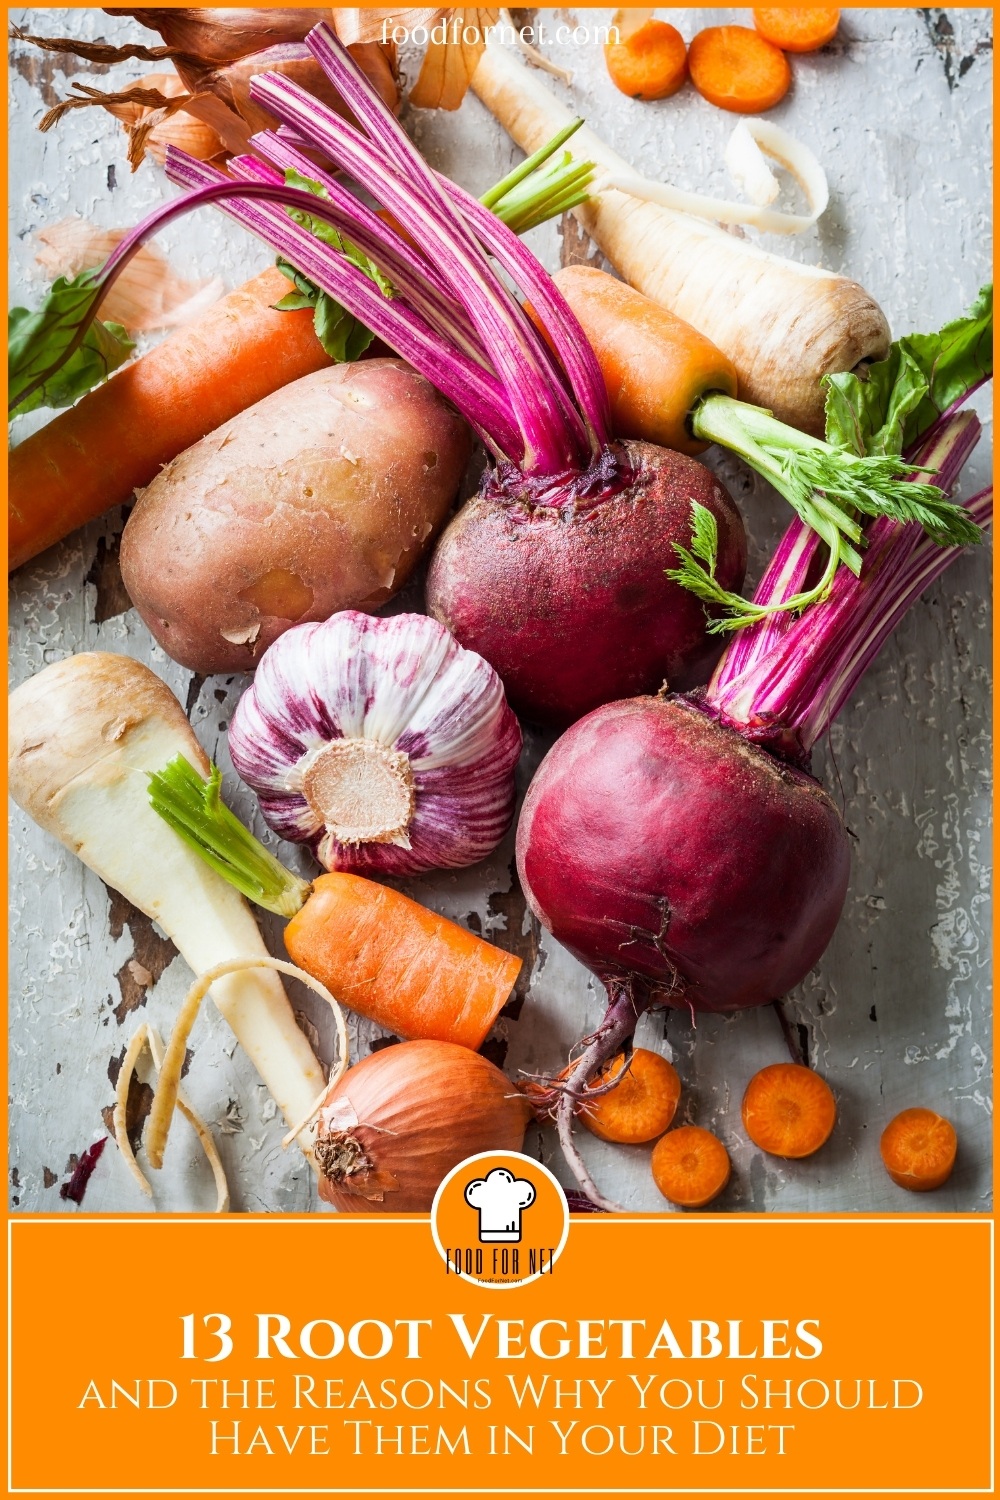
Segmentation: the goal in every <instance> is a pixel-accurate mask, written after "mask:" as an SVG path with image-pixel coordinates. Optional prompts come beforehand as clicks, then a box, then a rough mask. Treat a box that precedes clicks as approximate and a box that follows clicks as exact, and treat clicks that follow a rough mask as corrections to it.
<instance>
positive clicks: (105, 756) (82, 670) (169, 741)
mask: <svg viewBox="0 0 1000 1500" xmlns="http://www.w3.org/2000/svg"><path fill="white" fill-rule="evenodd" d="M8 722H9V751H8V766H9V777H10V790H11V794H12V796H13V797H14V800H15V801H16V802H17V803H18V805H19V806H20V807H22V808H24V810H25V811H26V812H27V813H29V814H30V816H31V817H32V818H34V820H35V822H36V823H38V824H39V825H40V826H41V827H42V828H44V829H45V830H46V832H48V833H51V834H53V835H54V837H56V838H57V839H59V840H60V842H61V843H63V844H65V846H66V847H67V848H68V849H70V850H72V852H73V853H74V854H76V855H77V856H78V857H79V858H80V859H81V860H83V862H84V864H86V865H88V866H89V867H90V869H92V870H94V871H95V872H96V874H98V875H99V876H100V877H101V879H102V880H104V881H105V882H106V883H107V884H108V885H109V886H112V887H113V888H114V889H115V890H117V891H120V892H121V894H122V895H123V896H125V897H126V899H127V900H129V901H131V902H132V904H133V905H134V906H137V907H138V908H139V909H140V910H141V911H143V912H145V913H146V915H147V916H149V917H151V918H152V919H153V921H155V922H157V923H158V924H159V926H160V927H161V928H162V929H163V931H164V932H165V933H166V934H167V936H168V937H169V938H171V939H172V940H173V941H174V943H176V945H177V947H178V949H179V950H180V953H181V955H182V956H183V958H184V959H185V961H186V962H187V963H188V964H189V966H190V967H191V969H193V970H194V972H195V973H196V974H203V973H205V972H206V971H207V970H209V969H213V968H214V967H215V966H216V965H218V964H223V963H226V962H227V961H231V960H233V959H244V958H246V957H248V956H249V957H255V958H260V959H263V960H265V961H268V962H269V961H270V956H269V954H268V953H267V949H266V948H265V946H264V941H263V939H262V938H261V935H260V932H259V931H258V929H257V924H256V922H255V921H254V918H253V916H252V914H251V912H250V908H249V907H248V906H247V904H246V902H245V901H244V900H243V897H242V896H240V895H239V894H238V893H237V892H236V891H235V890H233V888H232V886H230V885H229V884H228V883H227V882H226V881H225V880H223V879H222V877H221V876H220V875H217V874H216V873H215V872H214V870H211V869H210V868H209V867H208V866H207V865H206V864H205V863H204V862H203V861H202V860H201V859H200V858H199V856H198V855H197V854H196V853H195V852H194V850H193V849H189V848H188V846H187V845H186V844H185V843H184V842H183V840H182V839H180V838H178V836H177V835H176V834H175V833H174V832H173V831H172V830H171V829H170V828H168V826H167V825H166V823H164V821H163V820H162V818H160V817H158V816H157V814H156V813H155V812H154V811H153V809H152V808H151V807H150V805H149V798H148V773H149V772H151V771H160V770H162V769H163V767H164V766H165V765H166V764H167V763H168V762H169V761H171V760H173V758H174V757H175V756H177V755H183V756H185V757H186V758H187V759H188V760H189V761H190V762H191V764H192V765H193V766H195V767H196V768H197V769H198V770H199V771H201V772H202V774H207V772H208V761H207V759H206V757H205V754H204V752H203V750H202V749H201V746H200V745H199V744H198V741H197V740H196V738H195V736H194V734H193V732H192V730H191V726H190V725H189V724H188V721H187V719H186V718H185V715H184V711H183V709H182V708H181V705H180V704H179V703H178V701H177V699H176V698H175V697H174V695H173V693H171V691H170V689H169V688H168V687H167V686H166V685H165V683H163V682H161V681H160V679H159V678H158V677H157V676H156V675H155V673H153V672H151V671H150V670H149V668H148V667H144V666H143V665H142V664H141V663H140V662H137V661H133V660H132V659H131V658H129V657H127V656H116V655H111V654H109V653H105V652H84V653H81V654H80V655H77V656H71V657H67V658H66V659H65V660H64V661H60V662H56V663H54V664H53V665H52V666H49V667H46V668H45V669H44V670H43V671H41V672H39V673H37V674H36V675H35V676H34V677H32V678H30V679H29V680H28V681H27V682H25V683H23V684H22V685H21V686H20V687H19V688H17V689H16V690H15V692H14V693H13V694H12V695H11V698H10V703H9V715H8ZM212 998H213V1000H214V1001H215V1003H216V1005H217V1006H218V1009H219V1010H220V1012H221V1013H222V1015H223V1016H224V1017H225V1019H226V1020H227V1021H228V1023H229V1025H230V1026H231V1027H232V1029H233V1031H234V1032H235V1034H236V1037H237V1039H238V1041H239V1043H240V1045H241V1047H242V1048H243V1050H244V1051H245V1052H246V1053H247V1055H248V1056H249V1058H250V1059H251V1061H252V1062H253V1064H254V1066H255V1067H256V1069H257V1071H258V1073H259V1074H260V1076H261V1078H262V1079H263V1081H264V1083H265V1084H266V1085H267V1087H268V1089H269V1090H270V1092H271V1094H272V1096H273V1098H274V1100H275V1102H276V1103H277V1105H278V1107H279V1109H280V1110H281V1112H282V1114H283V1115H284V1117H285V1119H286V1120H287V1121H288V1123H289V1124H290V1125H293V1126H294V1125H297V1124H298V1122H299V1121H300V1120H301V1119H302V1118H303V1117H304V1116H305V1115H306V1114H307V1112H308V1111H309V1110H310V1109H311V1108H312V1105H313V1101H314V1100H315V1098H316V1096H317V1094H319V1093H320V1091H321V1090H322V1089H323V1088H324V1087H325V1080H324V1077H323V1070H322V1068H321V1067H320V1064H319V1063H318V1062H317V1060H316V1058H315V1057H314V1056H313V1053H312V1049H311V1048H310V1046H309V1043H308V1042H307V1041H306V1039H305V1037H304V1036H303V1034H302V1032H301V1031H300V1030H299V1028H298V1026H297V1025H296V1023H295V1017H294V1015H293V1013H292V1008H291V1006H290V1005H289V1003H288V997H287V996H286V994H285V991H284V988H283V986H282V983H281V980H280V979H279V978H278V976H277V974H274V973H259V972H249V973H248V972H240V973H231V974H226V975H225V976H223V977H221V978H219V979H218V980H217V981H216V982H215V983H214V984H213V986H212Z"/></svg>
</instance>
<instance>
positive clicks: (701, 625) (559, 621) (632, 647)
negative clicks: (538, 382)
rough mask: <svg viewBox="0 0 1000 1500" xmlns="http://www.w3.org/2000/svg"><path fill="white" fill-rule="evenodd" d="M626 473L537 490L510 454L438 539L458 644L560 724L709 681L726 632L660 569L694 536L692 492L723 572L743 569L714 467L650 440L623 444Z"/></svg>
mask: <svg viewBox="0 0 1000 1500" xmlns="http://www.w3.org/2000/svg"><path fill="white" fill-rule="evenodd" d="M622 448H623V449H624V450H625V454H626V462H627V464H628V466H629V468H630V469H631V474H628V472H627V471H626V476H625V480H626V482H625V483H624V484H620V485H619V486H618V487H617V488H616V489H615V488H612V489H611V490H610V492H609V490H608V489H607V488H606V487H605V488H602V489H601V490H600V492H599V495H598V497H597V498H596V499H591V498H588V497H587V496H586V495H583V496H581V495H580V493H579V490H578V488H576V487H570V486H568V487H567V489H566V490H565V491H564V492H562V494H561V495H559V496H558V499H557V501H556V503H553V497H552V495H551V493H547V494H546V495H545V497H544V502H543V503H541V504H539V503H533V498H534V497H533V495H532V490H531V487H530V485H529V484H527V483H526V481H525V480H524V476H523V475H521V474H520V473H519V472H518V471H517V470H514V469H512V466H510V465H507V466H501V467H499V468H498V469H495V470H491V471H490V472H489V474H488V475H487V477H486V481H485V485H484V490H483V492H482V493H481V494H480V495H479V496H478V497H477V498H476V499H474V500H471V501H470V502H469V504H468V505H466V506H465V507H464V509H463V510H462V511H460V513H459V514H458V516H456V518H455V520H454V521H452V523H451V525H450V526H449V527H448V529H447V531H446V532H445V533H444V536H443V537H442V538H441V541H440V543H439V544H438V548H437V551H436V553H435V554H434V560H433V562H432V564H431V569H430V573H429V576H428V580H427V604H428V608H429V610H430V612H431V614H432V615H434V616H435V618H436V619H438V620H440V621H441V622H442V624H444V625H447V627H448V629H449V630H450V631H451V632H452V634H453V635H454V636H455V637H456V639H457V640H458V641H459V642H460V643H461V645H463V646H467V647H469V648H471V649H472V650H473V651H478V652H479V654H480V656H484V657H485V658H486V660H487V661H488V662H489V663H490V665H491V666H492V667H493V668H494V669H495V670H496V671H497V672H498V673H499V675H500V677H501V678H502V680H503V684H504V687H505V689H506V691H507V696H508V699H509V700H510V702H511V705H512V706H513V708H514V709H515V710H516V711H517V712H518V713H520V714H521V715H522V716H523V717H525V718H528V719H532V720H534V721H536V722H538V723H544V724H555V725H559V726H562V725H565V724H569V723H572V722H573V721H574V720H575V719H578V718H579V717H580V716H581V715H582V714H585V713H587V712H588V711H589V710H590V709H592V708H596V707H598V706H599V705H600V704H602V703H608V702H609V701H611V700H612V699H615V698H622V697H627V696H632V695H635V694H640V693H649V692H656V691H657V689H658V688H659V687H660V686H661V685H662V684H663V682H664V681H666V682H669V684H670V686H671V688H673V689H684V688H688V687H692V686H694V685H695V684H696V683H700V682H704V681H705V680H706V678H707V676H708V674H709V672H710V671H711V668H712V666H713V664H714V662H715V661H716V659H717V658H718V656H719V654H720V652H721V650H722V645H723V642H722V640H721V638H720V637H718V636H711V635H709V634H708V633H707V631H706V628H705V626H706V616H705V606H704V605H703V604H702V603H701V602H700V601H699V600H698V599H696V598H695V596H694V595H693V594H691V593H689V592H688V591H687V590H686V589H684V588H682V587H681V586H680V585H679V584H677V583H674V582H671V580H670V579H668V578H667V577H666V570H667V569H668V568H672V567H675V566H676V564H677V561H678V559H677V556H676V553H675V551H674V543H675V542H679V543H681V545H683V546H689V545H690V542H691V511H692V504H691V502H692V501H693V500H697V501H699V502H700V503H701V504H702V505H704V506H706V507H707V509H709V510H710V511H711V512H712V515H713V516H714V517H715V520H716V524H717V527H718V532H719V552H718V578H719V581H720V582H721V583H722V585H723V587H725V588H727V589H733V590H737V589H739V588H740V586H741V585H742V582H743V574H744V571H745V568H746V535H745V532H744V529H743V522H742V520H741V518H740V514H739V512H738V510H737V509H736V506H735V505H734V504H733V502H732V500H731V499H730V497H729V495H728V494H727V493H726V490H725V489H724V488H723V486H722V485H721V484H720V482H719V481H718V479H716V477H715V475H714V474H712V473H711V472H710V470H708V469H706V468H705V466H704V465H703V464H700V463H698V462H697V461H696V460H695V459H693V458H687V457H685V456H684V455H683V454H680V453H673V452H670V451H669V450H667V449H664V448H657V447H655V446H654V445H653V444H651V443H639V442H629V443H626V444H623V445H622Z"/></svg>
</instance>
